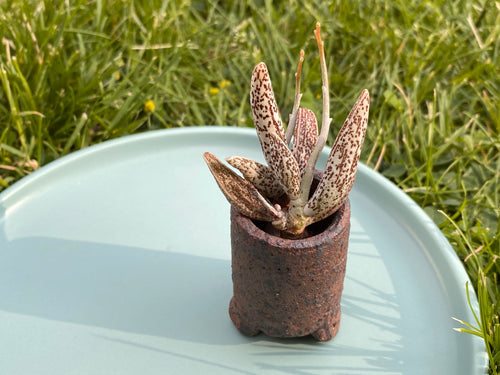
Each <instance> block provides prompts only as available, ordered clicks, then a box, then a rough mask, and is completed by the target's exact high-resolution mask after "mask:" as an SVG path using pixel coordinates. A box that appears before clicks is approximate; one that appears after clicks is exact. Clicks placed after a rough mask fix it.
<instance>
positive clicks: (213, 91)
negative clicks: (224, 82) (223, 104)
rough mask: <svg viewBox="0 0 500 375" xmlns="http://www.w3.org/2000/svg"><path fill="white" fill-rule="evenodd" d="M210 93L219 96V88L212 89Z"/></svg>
mask: <svg viewBox="0 0 500 375" xmlns="http://www.w3.org/2000/svg"><path fill="white" fill-rule="evenodd" d="M208 92H209V93H210V95H217V94H218V93H219V89H218V88H217V87H211V88H210V90H208Z"/></svg>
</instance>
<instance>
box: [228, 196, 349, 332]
mask: <svg viewBox="0 0 500 375" xmlns="http://www.w3.org/2000/svg"><path fill="white" fill-rule="evenodd" d="M311 227H312V232H313V233H317V234H315V235H313V236H311V237H307V238H304V239H298V240H292V239H285V238H280V237H276V236H274V235H271V234H269V233H267V232H266V231H264V230H263V228H264V224H263V223H259V222H254V221H252V220H251V219H249V218H247V217H246V216H243V215H241V214H240V213H239V212H238V211H237V210H236V209H234V208H231V246H232V250H231V252H232V260H231V262H232V278H233V298H232V299H231V303H230V306H229V315H230V317H231V320H232V321H233V323H234V325H235V326H236V328H238V330H239V331H240V332H242V333H244V334H246V335H249V336H254V335H257V334H258V333H259V332H263V333H265V334H266V335H268V336H272V337H300V336H306V335H312V336H313V337H314V338H316V339H317V340H319V341H327V340H330V339H332V338H333V337H334V336H335V335H336V334H337V332H338V329H339V323H340V297H341V294H342V289H343V284H344V276H345V269H346V261H347V247H348V240H349V228H350V204H349V201H348V200H347V201H346V203H344V205H343V206H342V207H341V208H340V209H339V210H338V211H337V212H336V213H334V214H333V215H331V216H330V217H329V218H327V219H325V220H323V221H321V222H318V223H316V224H314V225H313V226H311Z"/></svg>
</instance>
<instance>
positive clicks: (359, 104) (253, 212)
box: [204, 23, 370, 236]
mask: <svg viewBox="0 0 500 375" xmlns="http://www.w3.org/2000/svg"><path fill="white" fill-rule="evenodd" d="M314 34H315V37H316V41H317V43H318V50H319V54H320V64H321V79H322V83H323V85H322V93H323V113H322V119H321V133H320V134H319V135H318V124H317V121H316V117H315V116H314V114H313V112H312V111H310V110H308V109H305V108H299V106H300V104H299V103H300V98H301V94H300V72H301V69H302V62H303V58H304V53H303V51H301V56H300V60H299V65H298V67H297V75H296V90H295V100H294V107H293V110H292V114H291V115H290V123H289V126H288V129H287V134H286V138H285V133H284V130H283V124H282V121H281V117H280V113H279V110H278V105H277V103H276V100H275V98H274V93H273V88H272V85H271V80H270V78H269V72H268V70H267V67H266V65H265V64H264V63H260V64H258V65H257V66H256V67H255V69H254V71H253V74H252V80H251V88H250V104H251V107H252V115H253V120H254V124H255V128H256V130H257V135H258V137H259V141H260V144H261V146H262V151H263V153H264V157H265V159H266V162H267V164H268V166H265V165H263V164H260V163H257V162H255V161H253V160H250V159H246V158H243V157H236V156H235V157H231V158H228V159H227V161H228V163H229V164H231V165H232V166H233V167H235V168H236V169H238V170H239V171H240V172H241V173H242V174H243V176H244V178H242V177H240V176H239V175H238V174H236V173H235V172H233V171H232V170H231V169H230V168H228V167H227V166H225V165H224V164H222V163H221V162H220V161H219V160H218V159H217V158H216V157H215V156H213V155H212V154H210V153H208V152H207V153H205V154H204V158H205V161H206V162H207V164H208V166H209V168H210V171H211V172H212V174H213V175H214V177H215V180H216V181H217V184H218V185H219V187H220V188H221V190H222V192H223V193H224V195H225V196H226V198H227V200H228V201H229V202H230V203H231V204H232V205H234V206H235V207H236V208H237V209H238V210H240V211H241V213H243V214H244V215H246V216H248V217H250V218H253V219H257V220H264V221H270V222H271V223H272V224H273V226H274V227H275V228H276V229H278V230H280V231H284V232H287V233H288V234H289V235H292V236H298V235H300V234H301V233H303V231H304V228H305V227H306V226H307V225H309V224H312V223H314V222H316V221H319V220H321V219H324V218H325V217H327V216H329V215H331V214H333V213H334V212H335V211H336V210H337V209H338V208H339V207H340V206H341V205H342V204H343V203H344V202H345V200H346V199H347V196H348V194H349V192H350V191H351V188H352V185H353V183H354V179H355V177H356V172H357V168H358V161H359V156H360V154H361V147H362V145H363V141H364V137H365V133H366V126H367V123H368V111H369V105H370V97H369V94H368V91H367V90H364V91H363V92H362V93H361V95H360V97H359V98H358V100H357V101H356V103H355V104H354V106H353V108H352V110H351V112H350V113H349V116H348V117H347V119H346V121H345V122H344V124H343V126H342V128H341V129H340V132H339V134H338V136H337V139H336V140H335V144H334V145H333V147H332V150H331V152H330V156H329V159H328V161H327V163H326V168H325V171H324V174H323V177H322V179H321V181H320V182H319V185H318V187H317V189H316V191H315V192H314V194H313V196H312V197H311V199H310V200H309V201H307V199H308V193H309V190H310V186H311V182H312V178H313V177H312V176H313V171H314V165H315V163H316V160H317V158H318V156H319V154H320V152H321V149H322V148H323V146H324V144H325V142H326V139H327V137H328V132H329V125H330V122H331V118H330V113H329V112H330V104H329V90H328V74H327V66H326V61H325V54H324V51H325V49H324V46H323V41H322V40H321V35H320V25H319V23H318V24H317V25H316V30H315V32H314ZM292 135H293V142H292V150H290V149H289V148H288V145H289V143H290V138H292ZM284 194H285V195H287V196H288V198H289V199H288V200H284V201H283V202H284V204H283V208H281V207H280V206H279V205H278V204H276V205H275V206H272V205H271V203H270V202H269V201H267V200H266V198H264V196H265V197H267V198H269V199H275V201H274V203H275V202H276V201H278V200H281V199H282V198H283V195H284Z"/></svg>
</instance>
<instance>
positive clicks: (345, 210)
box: [231, 198, 351, 250]
mask: <svg viewBox="0 0 500 375" xmlns="http://www.w3.org/2000/svg"><path fill="white" fill-rule="evenodd" d="M350 212H351V209H350V202H349V198H347V199H346V200H345V202H344V204H343V205H342V206H340V208H339V209H338V210H337V211H335V212H334V213H333V214H331V215H330V216H328V217H327V218H325V219H323V220H321V221H320V222H318V223H321V222H323V221H328V220H331V223H329V224H328V225H327V226H326V228H325V229H324V230H323V231H321V232H320V233H318V234H315V235H313V236H310V237H305V238H300V239H290V238H282V237H277V236H275V235H272V234H270V233H267V232H266V231H264V230H262V229H261V228H259V227H258V226H257V225H256V224H255V223H254V220H252V219H250V218H249V217H248V216H245V215H243V214H242V213H241V212H239V211H238V209H236V208H235V207H233V206H232V205H231V216H234V220H235V221H236V222H238V225H240V226H242V227H243V228H244V229H245V230H246V231H247V232H248V235H249V236H251V237H252V238H254V239H256V240H260V241H262V240H263V241H266V242H267V243H269V244H270V245H271V246H273V247H276V248H281V249H287V250H304V249H307V248H310V247H311V245H314V246H317V245H321V244H323V243H325V242H327V241H331V239H332V238H335V237H337V236H338V235H339V234H340V233H341V232H343V231H344V230H345V228H346V227H348V226H349V225H350V218H349V217H348V218H347V220H342V219H343V218H344V217H345V216H346V215H350ZM341 223H344V224H345V225H339V224H341ZM313 225H314V224H313Z"/></svg>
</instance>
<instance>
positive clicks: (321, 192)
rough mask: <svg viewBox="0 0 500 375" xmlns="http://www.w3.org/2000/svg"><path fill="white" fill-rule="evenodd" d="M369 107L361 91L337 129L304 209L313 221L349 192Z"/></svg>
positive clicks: (356, 168)
mask: <svg viewBox="0 0 500 375" xmlns="http://www.w3.org/2000/svg"><path fill="white" fill-rule="evenodd" d="M369 107H370V96H369V94H368V91H367V90H364V91H363V92H362V93H361V95H360V96H359V98H358V100H357V101H356V104H354V107H353V108H352V110H351V112H350V113H349V116H348V117H347V119H346V121H345V122H344V125H343V126H342V128H341V129H340V132H339V134H338V136H337V139H336V140H335V143H334V145H333V147H332V150H331V152H330V156H329V158H328V161H327V163H326V167H325V171H324V175H323V178H322V179H321V181H320V183H319V185H318V187H317V189H316V191H315V193H314V195H313V196H312V197H311V199H310V200H309V202H308V203H307V205H306V207H305V208H304V214H306V215H307V216H311V217H313V218H314V221H319V220H321V219H324V218H325V217H327V216H329V215H331V214H332V213H334V212H335V211H336V210H337V209H338V208H339V207H340V206H342V204H343V203H344V201H345V200H346V199H347V196H348V195H349V192H350V191H351V188H352V185H353V183H354V179H355V177H356V172H357V170H358V161H359V156H360V154H361V147H362V145H363V141H364V138H365V133H366V126H367V124H368V111H369Z"/></svg>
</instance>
